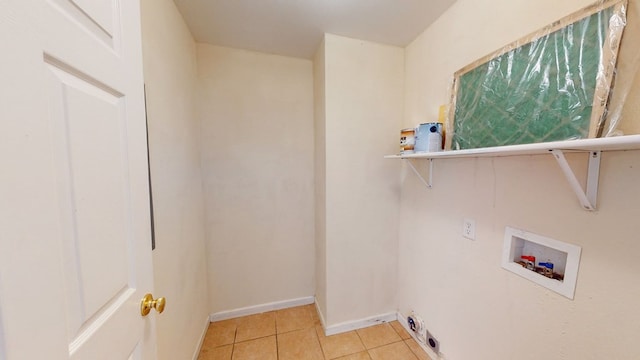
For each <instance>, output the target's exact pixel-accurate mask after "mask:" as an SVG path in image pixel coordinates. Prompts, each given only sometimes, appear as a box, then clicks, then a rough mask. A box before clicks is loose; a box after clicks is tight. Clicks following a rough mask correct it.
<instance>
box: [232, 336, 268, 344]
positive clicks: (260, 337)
mask: <svg viewBox="0 0 640 360" xmlns="http://www.w3.org/2000/svg"><path fill="white" fill-rule="evenodd" d="M276 335H277V334H269V335H264V336H259V337H256V338H251V339H246V340H242V341H237V342H234V343H233V345H236V344H244V343H246V342H249V341H253V340H260V339H264V338H268V337H271V336H276Z"/></svg>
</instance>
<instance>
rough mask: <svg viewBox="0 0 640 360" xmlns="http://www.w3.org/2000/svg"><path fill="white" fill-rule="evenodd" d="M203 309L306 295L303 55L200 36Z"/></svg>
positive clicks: (307, 167)
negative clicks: (206, 283)
mask: <svg viewBox="0 0 640 360" xmlns="http://www.w3.org/2000/svg"><path fill="white" fill-rule="evenodd" d="M198 79H199V86H198V94H197V97H198V103H199V105H198V114H199V115H198V116H199V119H200V122H201V125H202V128H201V134H200V138H201V141H202V166H203V171H204V185H205V199H206V204H207V236H208V238H207V245H208V246H207V254H208V260H209V268H208V272H209V293H210V295H211V296H210V299H211V302H210V305H209V308H210V311H211V312H212V313H217V312H221V311H229V310H234V309H239V308H242V307H248V306H256V305H262V304H266V303H270V302H276V301H284V300H291V299H295V298H300V297H308V296H313V294H314V225H313V221H314V220H313V216H314V215H313V196H314V195H313V170H314V168H313V166H314V165H313V161H314V158H313V111H314V110H313V69H312V62H311V61H309V60H302V59H294V58H288V57H282V56H275V55H268V54H261V53H255V52H250V51H244V50H235V49H229V48H224V47H217V46H211V45H205V44H199V45H198Z"/></svg>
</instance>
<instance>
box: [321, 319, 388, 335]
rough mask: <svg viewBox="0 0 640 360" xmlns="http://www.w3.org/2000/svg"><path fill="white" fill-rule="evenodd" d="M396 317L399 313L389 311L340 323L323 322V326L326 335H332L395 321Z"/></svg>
mask: <svg viewBox="0 0 640 360" xmlns="http://www.w3.org/2000/svg"><path fill="white" fill-rule="evenodd" d="M396 318H397V315H396V314H395V313H388V314H380V315H376V316H371V317H368V318H364V319H360V320H354V321H345V322H343V323H339V324H335V325H331V326H325V324H324V322H323V325H322V326H323V327H324V333H325V335H326V336H330V335H335V334H340V333H343V332H347V331H351V330H357V329H363V328H366V327H369V326H374V325H378V324H382V323H386V322H390V321H394V320H396Z"/></svg>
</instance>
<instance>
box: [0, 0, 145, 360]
mask: <svg viewBox="0 0 640 360" xmlns="http://www.w3.org/2000/svg"><path fill="white" fill-rule="evenodd" d="M139 15H140V14H139V4H138V1H136V0H126V1H123V2H121V1H118V0H113V1H111V0H108V1H104V0H99V1H98V0H95V1H94V0H20V1H11V2H7V1H5V0H0V47H2V49H3V52H2V55H1V57H2V63H3V67H0V78H2V79H3V82H0V118H1V119H3V121H1V122H0V168H2V169H3V171H2V172H0V184H2V186H0V295H2V296H1V297H0V309H1V312H2V315H3V317H2V318H1V319H0V321H2V322H1V323H0V325H1V328H0V337H4V339H3V340H0V341H2V342H0V359H2V360H22V359H48V360H65V359H74V360H100V359H104V360H107V359H108V360H119V359H122V360H124V359H155V358H156V353H155V337H154V336H155V334H154V331H153V328H154V316H155V315H151V316H148V317H142V316H141V315H140V301H141V299H142V297H143V295H144V294H145V293H147V292H151V291H152V290H153V289H152V282H153V281H152V273H151V248H150V243H151V239H150V218H149V188H148V178H147V176H148V174H147V152H146V131H145V120H144V98H143V81H142V67H141V66H142V58H141V46H140V24H139V21H140V20H139V19H140V16H139ZM3 334H4V336H3ZM3 345H4V347H5V349H4V354H3V353H2V351H3V350H2V348H1V347H2V346H3ZM5 357H6V359H5Z"/></svg>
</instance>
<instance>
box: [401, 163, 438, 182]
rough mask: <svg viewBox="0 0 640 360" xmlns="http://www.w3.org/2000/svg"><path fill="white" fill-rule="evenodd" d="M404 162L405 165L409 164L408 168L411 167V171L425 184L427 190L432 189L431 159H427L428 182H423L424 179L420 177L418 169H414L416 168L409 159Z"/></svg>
mask: <svg viewBox="0 0 640 360" xmlns="http://www.w3.org/2000/svg"><path fill="white" fill-rule="evenodd" d="M406 160H407V164H409V166H410V167H411V170H413V172H414V173H415V174H416V176H418V178H419V179H420V181H422V183H423V184H425V185H426V186H427V188H429V189H431V188H433V159H429V180H425V179H424V177H422V175H421V174H420V172H419V171H418V169H416V167H415V166H413V164H412V163H411V160H409V159H406Z"/></svg>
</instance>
